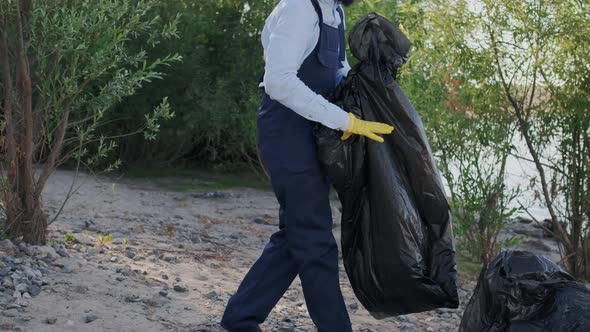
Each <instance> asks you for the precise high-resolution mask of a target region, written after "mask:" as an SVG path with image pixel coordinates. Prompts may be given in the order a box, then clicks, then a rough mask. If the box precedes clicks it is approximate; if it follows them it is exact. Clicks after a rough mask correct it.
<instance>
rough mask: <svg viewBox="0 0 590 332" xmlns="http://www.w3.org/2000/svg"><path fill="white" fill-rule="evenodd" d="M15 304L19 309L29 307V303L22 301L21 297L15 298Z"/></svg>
mask: <svg viewBox="0 0 590 332" xmlns="http://www.w3.org/2000/svg"><path fill="white" fill-rule="evenodd" d="M14 303H15V304H18V305H20V306H21V307H26V306H28V305H29V303H28V302H27V300H26V299H23V298H22V297H20V298H17V299H16V301H14Z"/></svg>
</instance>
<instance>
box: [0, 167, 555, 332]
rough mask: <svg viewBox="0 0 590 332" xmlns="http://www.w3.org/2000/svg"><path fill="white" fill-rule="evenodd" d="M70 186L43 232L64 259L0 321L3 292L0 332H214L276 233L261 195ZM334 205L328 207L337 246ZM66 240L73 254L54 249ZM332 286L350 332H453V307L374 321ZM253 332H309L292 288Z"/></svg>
mask: <svg viewBox="0 0 590 332" xmlns="http://www.w3.org/2000/svg"><path fill="white" fill-rule="evenodd" d="M72 178H73V173H72V172H69V171H59V172H57V173H56V174H55V175H54V176H53V177H52V178H51V181H50V183H49V184H48V186H47V189H46V191H45V193H44V203H45V205H46V207H47V209H48V211H49V212H50V214H54V213H55V211H57V210H58V209H59V207H60V205H61V201H62V199H63V197H64V195H65V193H66V192H67V190H68V189H69V186H70V184H71V181H72ZM167 181H175V180H172V179H169V180H167ZM183 181H186V180H183ZM78 184H79V185H81V187H80V188H79V189H78V190H77V191H76V193H75V194H74V195H73V196H72V197H71V199H70V200H69V202H68V204H67V205H66V207H65V208H64V210H63V212H62V214H61V216H60V217H59V219H57V221H55V222H54V223H53V224H52V225H51V226H50V238H51V242H50V244H52V245H53V246H54V247H56V248H57V247H60V246H63V247H64V249H65V252H67V254H68V256H69V257H59V258H57V259H54V260H51V261H50V262H49V264H47V268H46V269H44V271H43V272H44V273H43V274H44V278H46V279H47V280H46V283H47V285H44V286H43V287H42V291H41V292H40V294H39V295H37V296H36V297H33V298H30V299H25V300H22V301H24V302H25V303H24V304H25V305H24V306H23V305H21V306H15V305H12V309H11V310H10V312H9V311H7V310H8V308H9V307H10V305H11V303H12V302H14V299H13V298H12V294H8V291H5V292H4V293H0V308H2V309H3V313H4V314H3V315H0V328H1V329H4V330H16V331H219V327H218V321H219V320H220V317H221V315H222V313H223V309H224V306H225V304H226V302H227V300H228V298H229V297H230V296H231V294H232V293H233V292H234V291H235V290H236V289H237V287H238V284H239V282H240V281H241V279H242V277H243V276H244V274H245V273H246V272H247V270H248V268H249V267H250V266H251V265H252V263H253V262H254V260H255V259H256V258H257V257H258V255H259V254H260V252H261V250H262V248H263V247H264V245H265V244H266V242H267V240H268V238H269V236H270V235H271V234H272V233H273V232H274V231H275V230H276V228H277V224H278V221H277V218H276V215H277V203H276V201H275V199H274V196H273V194H272V193H271V192H270V191H264V190H254V189H232V190H223V191H220V192H214V193H208V192H201V191H194V192H186V191H184V192H175V191H170V190H166V189H165V188H163V187H162V186H157V185H155V184H154V183H153V182H150V181H148V180H120V179H113V178H104V177H98V178H97V177H93V176H90V175H87V174H82V175H80V178H79V180H78ZM337 206H338V203H337V202H336V201H334V202H333V212H334V219H335V222H336V223H335V227H334V234H335V236H337V237H338V234H339V231H340V230H339V226H338V222H337V221H338V220H339V218H340V214H339V212H338V210H337ZM66 233H71V234H73V235H74V236H75V237H76V239H77V240H78V241H79V243H77V244H71V243H64V235H65V234H66ZM101 234H112V236H113V240H112V241H109V242H107V243H105V244H104V245H101V244H99V240H98V237H99V235H101ZM547 250H549V251H551V250H553V251H555V248H549V249H547ZM340 275H341V287H342V289H343V293H344V296H345V300H346V303H347V305H348V306H349V313H350V316H351V319H352V321H353V326H354V330H355V331H384V332H395V331H405V332H409V331H456V330H457V327H458V324H459V322H460V318H461V315H462V308H463V307H461V308H459V309H457V310H445V309H442V310H436V311H432V312H428V313H421V314H415V315H408V316H403V317H396V318H391V319H386V320H381V321H378V320H375V319H373V318H372V317H371V316H370V315H369V313H368V312H367V311H366V310H364V309H363V308H362V306H361V305H360V304H359V303H358V302H357V301H356V299H355V297H354V294H353V292H352V290H351V288H350V285H349V283H348V280H347V279H346V273H344V270H343V268H342V266H341V273H340ZM177 278H180V279H179V280H180V281H177ZM175 284H176V287H175ZM473 287H474V283H473V282H465V281H462V282H461V283H460V295H461V297H462V301H463V305H464V304H465V300H466V299H468V297H469V296H470V293H471V290H472V289H473ZM175 288H176V290H175ZM183 288H185V289H186V291H183ZM21 304H22V303H21ZM262 328H263V329H264V330H265V331H283V332H287V331H312V330H313V326H312V323H311V320H310V319H309V318H308V315H307V310H306V307H305V302H304V300H303V293H302V290H301V285H300V283H299V280H296V281H295V283H294V284H293V285H292V287H291V288H290V289H289V291H288V292H287V293H286V294H285V296H284V297H283V299H282V300H281V301H280V302H279V304H278V305H277V306H276V308H275V309H274V311H273V312H272V313H271V314H270V316H269V318H268V320H267V322H265V324H264V325H262Z"/></svg>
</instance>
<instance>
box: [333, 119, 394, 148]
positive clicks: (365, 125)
mask: <svg viewBox="0 0 590 332" xmlns="http://www.w3.org/2000/svg"><path fill="white" fill-rule="evenodd" d="M348 117H350V128H348V130H346V131H345V132H344V135H342V137H341V139H342V140H343V141H346V140H347V139H348V138H349V137H350V136H352V134H356V135H362V136H365V137H367V138H369V139H372V140H373V141H376V142H379V143H383V137H381V136H378V135H377V134H386V135H388V134H391V133H392V132H393V127H392V126H390V125H388V124H385V123H381V122H372V121H365V120H361V119H359V118H357V117H356V116H355V115H354V114H352V113H348Z"/></svg>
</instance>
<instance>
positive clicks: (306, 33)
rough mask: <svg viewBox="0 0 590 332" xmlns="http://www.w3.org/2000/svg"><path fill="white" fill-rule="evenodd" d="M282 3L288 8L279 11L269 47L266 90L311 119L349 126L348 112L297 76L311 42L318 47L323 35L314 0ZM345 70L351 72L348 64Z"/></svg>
mask: <svg viewBox="0 0 590 332" xmlns="http://www.w3.org/2000/svg"><path fill="white" fill-rule="evenodd" d="M279 6H284V8H282V9H281V10H280V12H279V13H278V14H276V15H278V17H275V19H276V23H275V26H274V27H273V29H272V31H271V32H270V36H269V39H268V45H266V47H265V61H266V65H265V74H264V87H265V91H266V93H267V94H268V95H269V97H270V98H271V99H273V100H276V101H278V102H279V103H281V104H283V105H284V106H286V107H288V108H290V109H291V110H293V111H294V112H296V113H297V114H299V115H301V116H302V117H304V118H306V119H308V120H311V121H316V122H320V123H322V124H323V125H325V126H326V127H329V128H332V129H340V130H346V129H348V127H349V125H350V123H349V122H350V119H349V117H348V114H347V113H346V112H345V111H344V110H342V109H341V108H340V107H338V106H336V105H334V104H332V103H330V102H329V101H328V100H326V99H325V98H324V97H322V96H321V95H318V94H316V93H315V92H313V91H312V90H311V89H310V88H309V87H307V86H306V85H305V84H304V83H303V82H302V81H301V80H300V79H299V77H297V72H298V70H299V68H300V67H301V64H302V63H303V61H304V60H305V57H306V54H305V52H306V50H307V49H309V47H310V43H313V46H315V44H316V43H317V38H318V37H317V36H319V27H318V18H317V15H316V13H315V11H314V9H313V7H312V5H311V2H309V1H301V0H283V1H282V2H281V4H280V5H279ZM310 13H313V15H310ZM316 30H317V31H316ZM310 36H312V37H313V36H316V37H315V38H310ZM310 39H313V40H310ZM346 64H347V63H346ZM343 70H344V71H341V73H342V74H343V75H344V76H345V73H348V70H346V66H345V68H343Z"/></svg>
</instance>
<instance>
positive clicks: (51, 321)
mask: <svg viewBox="0 0 590 332" xmlns="http://www.w3.org/2000/svg"><path fill="white" fill-rule="evenodd" d="M56 322H57V317H47V318H45V324H49V325H53V324H55V323H56Z"/></svg>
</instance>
